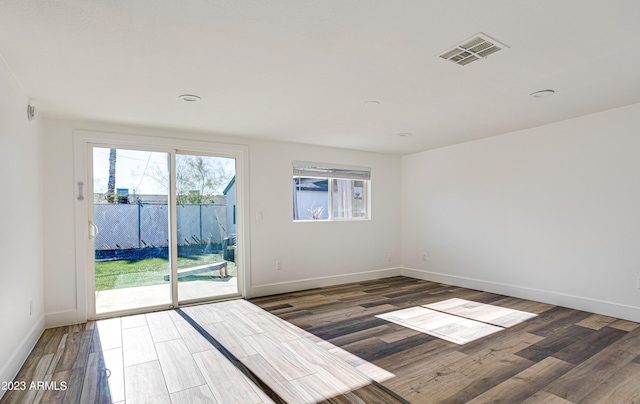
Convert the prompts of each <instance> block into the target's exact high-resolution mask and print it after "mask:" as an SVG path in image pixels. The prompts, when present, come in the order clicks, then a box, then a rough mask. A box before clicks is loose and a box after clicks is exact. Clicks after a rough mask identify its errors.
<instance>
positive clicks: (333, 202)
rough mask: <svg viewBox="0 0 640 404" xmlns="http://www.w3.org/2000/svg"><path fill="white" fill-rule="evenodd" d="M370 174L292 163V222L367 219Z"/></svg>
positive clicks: (329, 166)
mask: <svg viewBox="0 0 640 404" xmlns="http://www.w3.org/2000/svg"><path fill="white" fill-rule="evenodd" d="M370 181H371V170H370V169H369V168H363V167H348V166H334V165H327V164H320V163H302V162H294V163H293V220H295V221H298V220H299V221H304V220H361V219H368V218H369V183H370Z"/></svg>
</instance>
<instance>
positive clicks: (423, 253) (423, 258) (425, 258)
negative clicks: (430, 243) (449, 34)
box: [422, 251, 429, 261]
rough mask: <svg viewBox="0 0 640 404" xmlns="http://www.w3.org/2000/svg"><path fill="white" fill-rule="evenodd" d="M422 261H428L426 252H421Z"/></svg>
mask: <svg viewBox="0 0 640 404" xmlns="http://www.w3.org/2000/svg"><path fill="white" fill-rule="evenodd" d="M422 260H423V261H428V260H429V256H428V255H427V252H426V251H423V252H422Z"/></svg>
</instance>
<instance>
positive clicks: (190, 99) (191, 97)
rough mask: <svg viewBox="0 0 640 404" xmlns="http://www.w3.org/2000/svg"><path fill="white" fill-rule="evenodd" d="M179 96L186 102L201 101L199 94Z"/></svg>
mask: <svg viewBox="0 0 640 404" xmlns="http://www.w3.org/2000/svg"><path fill="white" fill-rule="evenodd" d="M178 98H180V99H181V100H182V101H186V102H196V101H200V97H199V96H197V95H193V94H182V95H181V96H179V97H178Z"/></svg>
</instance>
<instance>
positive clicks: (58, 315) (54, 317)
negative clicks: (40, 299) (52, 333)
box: [44, 310, 78, 328]
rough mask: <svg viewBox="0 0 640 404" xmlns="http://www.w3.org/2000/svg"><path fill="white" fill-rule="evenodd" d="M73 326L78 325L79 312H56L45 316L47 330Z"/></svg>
mask: <svg viewBox="0 0 640 404" xmlns="http://www.w3.org/2000/svg"><path fill="white" fill-rule="evenodd" d="M71 324H78V311H77V310H66V311H56V312H53V313H46V314H45V322H44V325H45V327H46V328H53V327H62V326H64V325H71Z"/></svg>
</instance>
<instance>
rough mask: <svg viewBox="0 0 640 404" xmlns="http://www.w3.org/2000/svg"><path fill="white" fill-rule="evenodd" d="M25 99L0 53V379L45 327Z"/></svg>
mask: <svg viewBox="0 0 640 404" xmlns="http://www.w3.org/2000/svg"><path fill="white" fill-rule="evenodd" d="M27 104H28V98H27V97H26V96H25V95H24V93H23V91H22V89H21V88H20V86H19V85H18V84H17V83H16V82H15V81H14V79H13V77H12V75H11V74H10V72H9V71H8V69H7V67H6V65H5V63H4V60H2V58H1V57H0V189H1V190H2V193H3V196H2V197H1V198H0V258H1V259H2V264H1V265H0V327H1V329H2V332H0V382H3V381H10V380H12V379H13V377H14V376H15V375H16V373H17V372H18V370H19V369H20V366H22V363H23V362H24V360H25V359H26V358H27V356H28V354H29V352H30V350H31V348H33V345H34V344H35V342H36V341H37V339H38V338H39V337H40V334H41V333H42V330H43V329H44V309H43V292H42V290H43V271H42V197H43V194H42V137H41V127H40V123H39V121H38V120H37V119H36V120H35V121H32V122H29V121H28V120H27ZM31 302H32V303H31ZM31 304H32V308H33V310H32V311H31V310H30V305H31ZM3 394H4V391H3V390H0V397H2V395H3Z"/></svg>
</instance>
